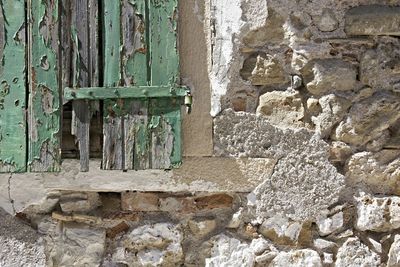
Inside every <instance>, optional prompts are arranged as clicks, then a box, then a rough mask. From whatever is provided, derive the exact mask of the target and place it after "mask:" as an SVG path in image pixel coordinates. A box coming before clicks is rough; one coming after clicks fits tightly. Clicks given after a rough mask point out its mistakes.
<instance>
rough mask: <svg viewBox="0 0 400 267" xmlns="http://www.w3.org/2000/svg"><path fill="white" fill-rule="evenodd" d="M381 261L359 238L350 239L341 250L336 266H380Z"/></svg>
mask: <svg viewBox="0 0 400 267" xmlns="http://www.w3.org/2000/svg"><path fill="white" fill-rule="evenodd" d="M380 263H381V259H380V257H379V255H378V254H376V253H375V252H373V251H371V250H370V249H369V248H368V247H367V246H366V245H365V244H363V243H361V242H360V240H359V239H358V238H357V237H354V238H349V239H347V240H346V242H344V244H343V245H342V246H341V247H340V248H339V250H338V253H337V256H336V262H335V266H337V267H360V266H371V267H372V266H379V265H380Z"/></svg>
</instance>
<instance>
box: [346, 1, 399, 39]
mask: <svg viewBox="0 0 400 267" xmlns="http://www.w3.org/2000/svg"><path fill="white" fill-rule="evenodd" d="M399 14H400V7H388V6H383V5H361V6H358V7H355V8H352V9H350V10H349V11H348V12H347V13H346V17H345V21H346V24H345V31H346V33H347V34H348V35H400V29H399V24H400V15H399Z"/></svg>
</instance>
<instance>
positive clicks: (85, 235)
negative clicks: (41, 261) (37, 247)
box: [46, 224, 106, 267]
mask: <svg viewBox="0 0 400 267" xmlns="http://www.w3.org/2000/svg"><path fill="white" fill-rule="evenodd" d="M46 240H47V242H46V254H47V259H48V261H47V265H46V266H49V267H56V266H100V264H101V262H102V260H103V256H104V251H105V242H106V233H105V230H102V229H93V228H89V227H86V226H83V225H75V224H74V225H64V226H62V225H61V224H60V225H59V228H58V232H56V233H52V234H50V235H49V236H48V237H46Z"/></svg>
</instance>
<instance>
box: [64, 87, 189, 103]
mask: <svg viewBox="0 0 400 267" xmlns="http://www.w3.org/2000/svg"><path fill="white" fill-rule="evenodd" d="M188 92H189V89H188V88H187V87H169V86H131V87H88V88H79V89H74V88H65V90H64V100H65V101H69V100H79V99H88V100H101V99H117V98H159V97H184V96H186V95H187V94H188Z"/></svg>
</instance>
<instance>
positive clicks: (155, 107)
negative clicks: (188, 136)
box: [148, 0, 182, 169]
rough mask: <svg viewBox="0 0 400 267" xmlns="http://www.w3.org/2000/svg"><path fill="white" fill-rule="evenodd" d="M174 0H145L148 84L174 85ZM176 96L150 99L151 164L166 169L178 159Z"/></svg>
mask: <svg viewBox="0 0 400 267" xmlns="http://www.w3.org/2000/svg"><path fill="white" fill-rule="evenodd" d="M176 12H177V0H169V1H159V0H149V11H148V13H149V21H150V24H149V28H150V30H149V36H150V38H149V44H150V69H151V85H152V86H156V85H175V84H177V83H178V79H179V58H178V51H177V32H176V30H177V14H176ZM180 104H181V103H180V100H179V99H176V98H161V99H151V100H150V111H149V113H150V127H149V128H150V131H151V140H150V141H151V164H150V167H151V168H153V169H169V168H171V167H176V166H177V165H179V164H180V162H181V157H182V152H181V111H180V108H181V107H180Z"/></svg>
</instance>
